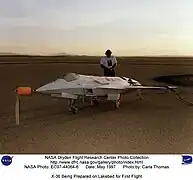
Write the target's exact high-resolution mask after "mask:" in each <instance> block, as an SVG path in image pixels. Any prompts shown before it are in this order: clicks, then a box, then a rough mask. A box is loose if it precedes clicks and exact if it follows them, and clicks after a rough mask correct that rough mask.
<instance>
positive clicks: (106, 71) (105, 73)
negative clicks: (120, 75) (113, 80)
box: [104, 69, 115, 77]
mask: <svg viewBox="0 0 193 180" xmlns="http://www.w3.org/2000/svg"><path fill="white" fill-rule="evenodd" d="M104 76H107V77H115V70H114V69H113V70H111V71H109V70H107V69H104Z"/></svg>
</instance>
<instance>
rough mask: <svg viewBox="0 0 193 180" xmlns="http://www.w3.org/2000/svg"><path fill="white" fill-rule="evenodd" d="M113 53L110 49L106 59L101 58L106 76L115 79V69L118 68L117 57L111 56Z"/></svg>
mask: <svg viewBox="0 0 193 180" xmlns="http://www.w3.org/2000/svg"><path fill="white" fill-rule="evenodd" d="M111 54H112V52H111V50H110V49H108V50H107V51H106V52H105V55H106V56H104V57H102V58H101V61H100V65H101V68H102V69H103V70H104V76H112V77H115V68H116V66H117V60H116V58H115V56H111Z"/></svg>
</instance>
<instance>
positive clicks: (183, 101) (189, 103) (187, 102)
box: [167, 87, 193, 106]
mask: <svg viewBox="0 0 193 180" xmlns="http://www.w3.org/2000/svg"><path fill="white" fill-rule="evenodd" d="M167 89H169V90H170V91H172V92H174V93H175V95H176V97H177V98H178V99H179V100H180V101H181V102H182V103H184V104H186V105H188V106H193V102H190V101H187V100H185V99H184V98H183V97H182V96H181V95H180V94H179V93H178V92H177V91H176V90H175V89H172V88H170V87H167Z"/></svg>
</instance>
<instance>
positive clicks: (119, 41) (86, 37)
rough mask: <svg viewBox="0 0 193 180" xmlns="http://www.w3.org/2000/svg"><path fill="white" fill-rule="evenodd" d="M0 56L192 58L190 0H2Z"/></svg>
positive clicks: (192, 26) (192, 2) (0, 8)
mask: <svg viewBox="0 0 193 180" xmlns="http://www.w3.org/2000/svg"><path fill="white" fill-rule="evenodd" d="M0 4H1V5H0V52H17V53H47V54H53V53H60V52H66V53H73V54H88V55H103V54H104V51H105V50H106V49H107V48H110V49H112V51H113V53H114V54H115V55H157V54H159V55H193V1H192V0H162V1H160V0H0Z"/></svg>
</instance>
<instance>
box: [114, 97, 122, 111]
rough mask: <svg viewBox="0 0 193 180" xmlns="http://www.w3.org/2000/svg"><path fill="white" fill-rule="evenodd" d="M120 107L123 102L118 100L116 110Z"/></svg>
mask: <svg viewBox="0 0 193 180" xmlns="http://www.w3.org/2000/svg"><path fill="white" fill-rule="evenodd" d="M120 105H121V100H120V99H118V100H117V101H116V102H115V108H116V109H118V108H120Z"/></svg>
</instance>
